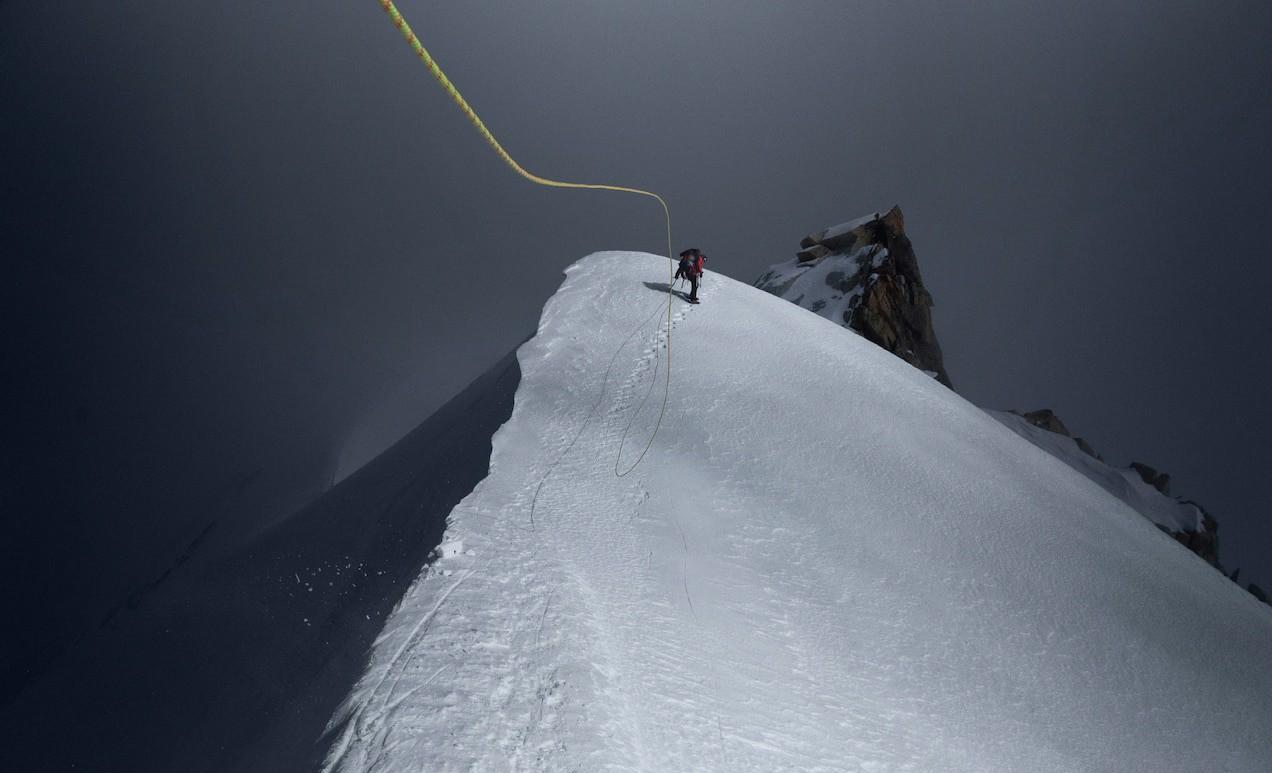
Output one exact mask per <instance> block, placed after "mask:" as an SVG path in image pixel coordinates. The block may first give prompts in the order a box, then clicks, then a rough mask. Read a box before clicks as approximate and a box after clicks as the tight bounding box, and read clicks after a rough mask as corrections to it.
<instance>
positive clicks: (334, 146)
mask: <svg viewBox="0 0 1272 773" xmlns="http://www.w3.org/2000/svg"><path fill="white" fill-rule="evenodd" d="M399 7H400V8H401V9H402V11H403V12H404V13H405V14H406V16H407V18H408V19H409V20H410V21H411V23H412V24H413V26H414V27H415V29H416V31H417V32H418V33H419V35H420V36H421V38H422V39H423V40H424V42H425V44H426V45H427V46H429V48H430V49H431V50H432V51H433V53H434V55H435V56H436V57H437V58H438V59H439V61H440V62H441V63H442V66H443V67H445V68H446V69H447V71H448V73H449V74H450V75H451V77H452V79H453V80H454V81H455V82H456V83H457V84H458V85H459V87H460V88H461V89H462V90H463V91H464V93H465V94H466V96H467V97H468V98H469V100H470V101H471V103H472V104H473V105H474V107H475V108H476V109H477V110H478V112H479V113H480V114H481V115H482V116H483V118H484V119H485V120H486V122H487V124H488V125H489V126H490V127H491V128H492V129H493V130H494V131H495V132H496V134H497V135H498V136H499V137H500V138H501V140H502V141H503V143H504V145H505V146H506V147H507V148H508V149H509V150H510V151H511V152H512V153H513V155H514V156H516V157H517V158H518V159H519V160H520V161H521V162H522V163H523V164H524V165H525V166H527V167H528V168H529V169H531V170H532V171H535V172H538V173H540V174H544V175H547V176H551V177H557V178H561V179H574V180H582V181H596V182H610V183H617V184H622V185H631V186H637V187H642V188H648V189H652V190H655V191H658V192H659V193H661V194H662V195H663V196H664V197H665V198H666V199H667V200H668V202H669V203H670V205H671V209H672V215H673V228H674V231H675V237H676V245H677V248H678V249H680V248H683V247H687V246H697V247H700V248H702V249H703V250H704V251H705V252H707V253H708V254H709V255H710V256H711V262H710V266H709V268H711V269H714V270H716V271H720V272H722V273H725V274H727V275H729V276H732V277H734V278H737V279H740V280H743V281H747V282H749V281H752V280H753V279H754V278H755V277H756V276H758V275H759V274H760V273H761V272H762V271H763V269H764V268H765V267H766V266H767V265H769V264H771V263H774V262H777V261H781V260H785V259H788V258H789V257H790V256H791V255H792V254H793V252H794V250H795V249H796V248H797V246H798V241H799V239H800V237H801V236H803V235H804V234H806V233H808V232H810V231H813V230H815V229H819V228H822V227H824V226H827V225H830V224H833V223H837V222H840V221H843V220H847V219H851V218H854V217H857V216H859V215H862V214H865V213H868V212H873V211H880V210H883V209H885V208H887V207H889V206H891V205H893V204H900V205H901V206H902V208H903V209H904V211H905V214H906V222H907V229H908V231H909V233H910V236H911V238H912V240H913V242H914V245H915V250H916V252H917V254H918V256H919V262H920V266H921V269H922V271H923V275H924V278H925V280H926V282H927V284H928V285H929V289H930V290H931V292H932V294H933V296H934V298H935V300H936V304H937V305H936V308H935V311H934V314H935V322H936V329H937V333H938V336H939V338H940V341H941V344H942V346H943V347H944V349H945V359H946V364H947V366H948V368H949V372H950V375H951V377H952V379H953V381H954V384H955V386H956V387H957V389H958V390H959V392H960V393H961V394H963V395H964V396H966V397H967V398H968V399H970V400H972V401H973V402H975V403H977V404H979V405H982V406H986V407H993V408H1013V407H1015V408H1021V409H1032V408H1037V407H1044V406H1046V407H1051V408H1053V409H1055V410H1056V411H1057V412H1058V413H1059V415H1060V416H1061V417H1062V419H1063V420H1064V421H1065V422H1066V423H1067V424H1068V425H1069V427H1070V428H1071V429H1072V430H1074V431H1075V432H1076V433H1077V434H1080V435H1082V436H1084V437H1086V438H1087V439H1088V440H1089V441H1090V442H1091V443H1092V445H1094V446H1095V447H1096V448H1097V449H1098V450H1100V451H1101V452H1103V454H1104V455H1105V456H1106V457H1107V458H1109V460H1110V461H1113V462H1116V463H1120V464H1125V463H1127V462H1129V461H1131V460H1132V459H1135V460H1141V461H1144V462H1147V463H1149V464H1152V465H1154V466H1156V467H1158V468H1160V469H1163V470H1165V471H1168V472H1170V473H1171V474H1172V476H1173V477H1174V492H1175V493H1177V494H1180V495H1183V496H1187V497H1191V498H1195V499H1197V500H1199V501H1200V502H1202V503H1203V504H1205V505H1206V506H1207V507H1208V508H1209V509H1210V510H1211V511H1212V512H1213V513H1214V514H1215V516H1216V517H1217V518H1218V519H1219V522H1220V525H1221V531H1220V538H1221V556H1222V558H1223V561H1224V563H1225V565H1226V566H1227V567H1228V568H1229V569H1232V568H1234V567H1237V566H1241V567H1243V568H1244V571H1243V575H1244V576H1245V577H1246V578H1247V579H1248V578H1249V577H1251V576H1253V577H1254V578H1255V579H1256V580H1260V581H1261V582H1262V583H1263V585H1264V587H1268V586H1269V585H1272V561H1269V551H1272V526H1270V525H1269V518H1270V517H1272V501H1270V499H1272V497H1270V494H1269V492H1270V491H1272V487H1269V485H1268V482H1267V479H1266V478H1267V470H1268V469H1269V463H1270V462H1272V453H1270V452H1269V450H1268V444H1267V441H1268V438H1269V436H1270V435H1272V419H1269V416H1272V410H1269V409H1268V408H1267V406H1266V403H1265V394H1266V392H1267V386H1266V385H1267V383H1268V378H1267V376H1268V374H1267V365H1266V354H1267V351H1268V345H1269V340H1272V310H1270V309H1269V302H1268V299H1269V291H1270V290H1272V287H1270V285H1272V281H1270V277H1272V271H1270V270H1269V267H1268V259H1269V257H1270V256H1269V249H1268V247H1267V242H1266V241H1265V231H1266V226H1267V223H1268V222H1269V221H1270V217H1269V216H1270V215H1272V212H1270V211H1269V209H1270V205H1272V143H1270V142H1269V139H1268V138H1269V137H1272V100H1270V99H1269V96H1268V95H1269V93H1272V80H1270V79H1269V73H1270V72H1272V55H1270V54H1269V49H1270V48H1272V47H1270V46H1269V45H1268V40H1269V39H1270V35H1272V6H1270V5H1269V4H1268V3H1266V2H1251V3H1238V2H1228V3H1217V4H1216V3H1202V2H1192V3H1163V2H1108V1H1107V0H1106V1H1105V2H1099V3H1096V2H1068V3H1063V4H1053V3H1025V2H1002V3H999V2H978V3H974V4H971V3H969V4H959V3H949V2H922V3H897V2H887V3H883V2H879V3H861V2H791V3H773V2H767V1H765V2H740V1H739V2H730V3H724V2H533V3H512V2H484V1H480V0H474V1H470V2H464V3H449V4H437V3H424V2H420V1H419V0H403V1H402V2H401V3H400V5H399ZM0 72H2V73H3V74H4V75H3V77H2V78H0V104H3V105H4V106H5V114H4V119H3V120H2V121H0V148H3V151H0V152H2V155H0V251H2V254H3V256H4V258H5V266H6V269H7V277H6V281H5V282H3V283H2V285H0V286H3V287H4V298H3V301H4V305H3V308H4V340H5V348H6V352H5V355H4V356H5V366H4V367H5V374H6V375H5V388H6V390H5V391H6V397H7V399H6V400H5V427H6V437H5V441H6V442H5V448H4V454H5V456H4V480H3V483H2V485H3V488H2V489H0V497H2V499H0V507H2V508H3V519H4V523H3V528H4V530H5V534H4V536H3V538H0V542H2V543H3V548H0V550H2V551H3V552H4V555H3V556H0V559H3V562H4V569H3V571H4V572H5V577H4V578H0V579H5V580H6V587H7V588H8V589H10V590H11V591H12V593H11V598H10V599H8V600H6V602H5V603H6V607H5V609H4V610H2V611H3V612H4V613H5V619H9V620H18V619H20V620H25V621H28V622H29V625H27V626H24V630H26V631H27V633H25V634H24V636H26V637H27V638H25V639H23V640H22V641H20V642H19V644H18V645H17V646H18V652H17V655H16V657H18V658H27V659H29V658H37V659H38V657H39V655H38V653H39V652H44V651H47V647H48V645H49V644H50V643H55V642H56V641H58V640H60V639H64V638H67V637H72V636H73V635H75V634H76V633H77V632H78V631H80V630H83V628H84V627H85V626H86V625H88V624H89V621H90V620H92V619H93V618H94V616H95V615H99V614H100V613H101V610H102V609H103V608H104V607H105V606H107V605H109V604H111V603H115V602H117V601H118V600H119V599H120V598H121V595H122V594H123V593H126V592H127V591H128V590H129V589H130V588H133V587H136V586H137V585H138V584H140V583H144V582H146V581H148V580H150V579H152V578H153V577H154V576H155V575H156V574H158V573H159V572H161V571H162V570H163V569H164V568H165V566H166V565H167V564H166V563H165V562H168V561H170V560H171V559H170V557H171V556H174V555H176V554H177V553H179V552H180V551H181V549H182V548H183V547H184V546H185V545H186V544H187V543H188V542H189V541H190V540H191V539H192V538H193V537H194V536H195V535H196V534H198V533H199V532H200V531H201V530H202V529H203V528H204V527H205V526H206V525H207V524H208V523H210V522H212V521H214V520H215V521H218V523H221V524H223V526H222V527H221V530H220V531H219V532H218V533H219V534H221V535H222V537H221V538H222V539H225V538H226V535H228V534H232V533H235V530H238V531H242V530H243V529H248V528H252V527H253V525H259V524H260V523H264V522H265V521H266V520H267V519H268V518H269V517H271V516H274V517H276V516H277V515H278V514H279V513H280V512H282V511H284V510H286V509H287V508H288V507H290V506H292V505H293V504H294V503H295V502H296V501H300V500H301V499H303V497H304V496H305V495H307V494H310V493H312V492H314V491H317V490H319V489H320V488H321V487H322V486H323V485H325V483H326V482H327V481H329V480H330V478H331V476H332V475H334V474H335V472H336V470H337V469H340V468H341V465H342V464H343V465H344V466H346V467H347V466H348V465H349V464H350V463H351V462H352V461H354V460H358V459H363V458H365V457H366V455H367V454H368V453H370V452H371V451H372V450H374V449H376V448H378V447H380V446H383V445H384V444H385V443H387V442H390V441H391V440H392V439H393V438H394V437H396V436H399V435H401V434H403V433H405V432H406V431H407V430H409V429H410V428H411V427H413V426H414V425H415V424H417V423H418V422H419V421H420V420H422V419H423V418H424V417H425V416H427V415H428V414H429V413H430V412H431V411H432V410H433V409H434V408H436V407H437V406H438V405H440V403H441V402H443V401H444V400H445V399H447V398H448V397H450V396H451V395H453V394H454V393H455V392H457V391H458V390H459V389H460V388H461V387H462V386H463V385H464V384H465V383H467V382H468V381H469V380H471V379H473V378H474V377H475V376H477V375H478V374H479V373H481V372H482V371H483V370H485V369H486V368H487V367H488V366H490V365H491V364H492V363H493V362H494V361H495V360H496V359H497V358H498V357H499V356H500V355H502V354H503V353H505V352H507V351H508V350H509V349H511V348H512V347H514V346H516V345H517V344H518V343H519V342H520V341H521V340H523V339H524V338H525V336H527V335H528V334H530V333H531V332H533V330H534V328H535V324H536V321H537V318H538V314H539V310H540V309H541V307H542V305H543V303H544V301H545V300H546V299H547V297H548V296H549V295H550V294H551V293H552V291H553V290H554V289H555V287H556V286H557V285H558V284H559V283H560V281H561V278H562V277H561V270H562V269H563V268H564V267H565V266H566V265H568V264H569V263H571V262H573V261H574V260H576V259H578V258H579V257H582V256H583V255H585V254H587V253H589V252H592V251H594V250H601V249H640V250H648V251H661V250H662V249H664V247H663V231H662V223H661V216H660V211H659V209H658V207H657V205H656V204H654V203H651V202H649V201H648V200H644V199H641V198H639V197H632V196H623V195H618V194H609V193H590V192H589V193H583V192H575V191H558V190H548V189H544V188H539V187H536V186H533V185H531V184H529V183H527V182H525V181H523V180H521V179H520V178H518V177H516V176H514V175H512V174H511V173H510V172H509V171H508V170H507V169H506V168H504V167H503V166H502V164H501V162H500V161H499V160H498V159H497V158H496V157H495V156H494V155H493V154H492V153H491V152H490V150H489V148H488V147H487V146H486V145H485V143H484V142H482V141H481V139H480V138H479V137H477V136H476V135H475V134H474V133H473V132H472V130H471V129H470V127H469V126H468V125H467V123H466V122H465V121H464V119H463V118H462V116H461V115H459V113H458V112H457V111H456V110H455V109H454V108H453V106H452V105H451V104H450V103H449V101H448V99H447V98H446V96H445V95H444V94H443V93H442V92H441V91H440V90H439V89H438V88H437V87H436V86H435V85H434V83H433V82H432V80H431V78H430V77H429V75H428V73H427V71H426V70H425V68H424V67H423V66H422V65H421V64H420V63H419V62H418V61H417V60H415V59H414V57H413V56H412V55H411V52H410V50H409V49H408V47H407V46H406V45H405V43H404V42H403V41H402V40H401V39H400V37H399V35H398V33H397V32H396V30H394V29H393V27H392V26H391V25H390V24H389V22H388V20H387V19H386V18H385V16H384V14H383V13H382V11H381V10H380V7H379V4H378V3H376V2H374V0H364V1H363V2H349V1H348V0H339V1H337V0H312V1H311V2H306V3H303V4H294V3H284V4H279V3H155V2H141V1H140V0H112V1H111V2H104V1H102V2H68V3H64V4H49V3H15V2H0ZM633 291H634V292H641V291H643V288H634V289H633ZM828 386H829V387H830V388H831V389H832V390H833V388H834V386H833V385H828ZM342 458H343V459H344V461H343V462H341V459H342ZM244 519H246V521H247V522H246V523H245V522H244ZM15 616H16V617H15ZM6 646H13V645H12V643H11V642H8V643H6Z"/></svg>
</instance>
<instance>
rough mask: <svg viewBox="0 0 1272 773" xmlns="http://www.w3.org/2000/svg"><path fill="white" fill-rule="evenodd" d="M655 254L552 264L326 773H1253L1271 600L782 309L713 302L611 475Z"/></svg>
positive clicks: (640, 375) (661, 288) (938, 396)
mask: <svg viewBox="0 0 1272 773" xmlns="http://www.w3.org/2000/svg"><path fill="white" fill-rule="evenodd" d="M665 260H666V259H665V258H659V257H656V256H652V255H644V254H635V253H598V254H595V255H592V256H589V257H588V258H585V259H583V260H581V261H579V262H577V263H575V264H573V265H572V266H570V267H569V268H568V269H567V271H566V274H567V278H566V281H565V282H564V284H563V285H562V287H561V288H560V290H559V291H558V292H557V293H556V294H555V295H554V296H553V297H552V298H551V299H550V300H549V301H548V303H547V305H546V307H545V309H544V312H543V316H542V319H541V323H540V326H539V331H538V334H537V335H536V336H535V337H534V338H533V339H531V340H530V341H528V342H527V343H526V344H524V345H523V346H522V347H521V349H520V350H519V351H518V360H519V363H520V368H521V372H522V380H521V382H520V385H519V387H518V390H517V394H516V401H515V406H514V409H513V412H512V416H511V418H510V419H509V420H508V421H507V423H505V424H504V425H503V427H502V428H501V429H500V430H499V431H498V432H497V433H496V435H495V437H494V440H493V453H492V456H491V462H490V474H489V476H488V477H487V478H486V479H485V480H483V481H482V482H481V483H480V484H478V486H477V487H476V488H475V489H474V490H473V492H472V493H471V494H470V495H469V496H468V497H467V498H465V499H464V500H463V501H462V502H461V503H460V504H459V505H458V506H457V507H456V508H455V509H454V511H452V513H451V515H450V519H449V525H448V528H447V533H446V544H447V545H450V546H451V548H450V549H448V550H446V551H444V552H443V555H442V556H441V557H439V558H438V559H437V560H435V561H434V562H433V563H431V564H430V565H429V566H428V567H427V568H426V569H425V571H424V572H423V573H422V574H421V575H420V577H419V578H418V579H417V580H416V581H415V583H414V584H413V585H412V586H411V588H410V590H409V591H408V592H407V594H406V596H405V597H404V598H403V599H402V601H401V602H400V603H399V605H398V607H397V609H396V610H395V611H394V612H393V614H392V615H391V616H390V617H389V620H388V622H387V623H386V626H385V630H384V632H383V633H382V634H381V636H380V638H379V640H378V642H377V644H376V646H375V648H374V650H373V652H372V654H371V660H370V664H369V666H368V668H367V670H366V672H365V673H364V675H363V677H362V679H361V680H360V681H359V684H358V686H357V687H356V688H355V690H354V691H353V693H352V694H351V695H350V697H349V699H348V701H347V702H346V705H345V707H344V710H343V711H342V712H341V713H340V714H339V715H338V716H337V717H336V718H335V719H333V730H334V731H335V734H336V736H337V738H338V739H339V740H338V742H337V743H335V744H334V745H333V746H332V749H331V753H330V754H329V756H328V760H327V766H326V769H327V770H329V771H345V772H350V771H368V772H369V771H372V770H374V771H378V772H382V771H406V770H412V771H413V770H421V769H422V770H430V771H460V770H465V771H467V770H507V769H515V770H586V771H595V770H639V771H666V770H703V771H707V770H720V771H772V770H783V769H788V770H826V771H831V770H836V771H837V770H880V771H884V770H889V771H890V770H896V771H910V770H913V771H925V770H942V771H1021V770H1029V771H1041V772H1046V771H1075V770H1118V771H1132V772H1134V771H1145V772H1146V773H1147V771H1154V772H1156V771H1196V770H1228V771H1250V772H1251V773H1253V772H1254V771H1264V770H1267V769H1268V768H1269V765H1270V764H1272V736H1269V734H1268V733H1266V728H1267V727H1269V726H1272V668H1269V666H1270V665H1272V659H1270V656H1269V654H1268V650H1267V646H1266V645H1267V642H1268V641H1269V639H1270V637H1272V614H1270V611H1269V610H1268V609H1267V608H1266V607H1264V606H1263V605H1261V604H1258V603H1257V602H1256V601H1254V599H1252V598H1251V597H1249V596H1248V595H1247V594H1245V593H1244V592H1242V591H1241V590H1240V589H1239V588H1237V587H1236V586H1234V585H1232V584H1231V583H1229V582H1228V581H1227V580H1226V579H1224V578H1223V577H1221V576H1220V575H1219V574H1218V573H1216V572H1214V570H1213V569H1211V568H1210V567H1208V566H1206V565H1204V564H1202V563H1201V562H1198V561H1196V559H1195V558H1194V557H1193V556H1191V555H1189V554H1188V553H1187V552H1186V551H1184V550H1183V549H1182V548H1181V547H1179V546H1178V545H1176V544H1175V543H1174V542H1173V541H1172V540H1170V539H1169V538H1168V537H1167V536H1166V535H1164V534H1162V533H1161V532H1160V531H1158V530H1157V529H1156V528H1154V527H1153V526H1152V525H1151V524H1148V523H1146V522H1145V521H1144V519H1143V518H1141V517H1140V516H1139V515H1138V514H1137V513H1135V512H1134V511H1132V510H1131V509H1130V508H1129V507H1127V506H1126V505H1125V504H1123V503H1122V502H1120V501H1118V500H1116V499H1115V498H1113V497H1111V496H1109V494H1108V493H1107V492H1105V491H1104V490H1103V489H1102V488H1100V487H1099V486H1097V485H1096V484H1095V483H1093V482H1092V481H1090V480H1088V479H1087V478H1086V477H1084V476H1082V475H1080V474H1078V473H1077V472H1075V471H1074V470H1072V469H1070V468H1069V467H1068V466H1066V465H1064V464H1062V463H1060V462H1058V461H1057V460H1056V459H1054V458H1053V457H1051V456H1050V455H1048V454H1047V453H1045V452H1044V451H1042V450H1039V449H1038V448H1035V447H1034V446H1033V445H1031V444H1029V443H1027V442H1026V441H1024V440H1022V439H1021V438H1020V437H1018V436H1017V435H1015V434H1013V433H1012V432H1011V431H1009V430H1008V429H1007V428H1005V427H1003V426H1002V425H1000V424H999V423H998V422H996V421H994V420H993V419H992V418H990V417H989V416H987V415H986V414H985V413H984V412H982V411H981V410H980V409H978V408H976V407H975V406H972V405H971V404H969V403H967V402H966V401H964V400H963V399H962V398H960V397H958V396H957V395H956V394H954V393H953V392H951V391H949V390H948V389H945V388H944V387H942V386H940V385H939V384H936V383H934V382H933V381H932V380H931V379H929V378H928V377H926V376H924V375H923V374H922V373H920V372H919V371H917V370H915V369H914V368H912V367H910V366H909V365H907V364H906V363H904V362H902V361H901V360H898V359H896V358H895V357H893V356H892V355H891V354H889V353H888V352H886V351H884V350H882V349H880V348H878V347H876V346H874V345H873V344H871V343H869V342H867V341H865V340H864V339H862V338H860V337H858V336H855V335H852V334H850V333H849V332H847V331H845V330H844V329H843V328H841V327H839V326H837V325H834V324H831V323H829V322H828V321H827V320H825V319H823V318H822V317H820V316H818V315H815V314H808V313H807V312H806V311H804V310H802V309H800V308H798V307H796V306H794V305H791V304H790V303H788V302H786V301H784V300H782V299H780V298H777V297H774V296H772V295H769V294H768V293H765V292H762V291H760V290H757V289H755V288H752V287H748V286H747V285H744V284H741V283H738V282H735V281H733V280H730V279H728V278H726V277H723V276H720V275H718V274H709V275H708V276H707V279H706V282H705V283H704V288H703V291H702V297H703V303H702V305H701V306H696V307H688V306H684V307H681V308H680V309H678V314H677V315H676V318H675V320H674V322H673V325H674V332H673V347H674V348H673V354H674V359H673V371H672V389H671V393H670V395H669V401H668V411H667V417H666V421H665V423H664V425H663V429H662V430H661V431H660V432H659V434H658V435H657V437H656V439H655V442H654V445H653V448H652V450H651V451H650V453H649V456H648V457H647V458H646V459H645V461H644V462H642V464H641V465H640V466H639V467H637V468H636V469H635V471H634V472H633V473H632V474H631V475H629V476H627V477H623V478H619V477H617V476H615V474H614V465H615V458H616V455H617V453H618V449H619V445H620V443H621V438H622V436H623V433H624V429H625V428H626V427H627V426H628V425H629V423H630V425H631V427H632V429H631V434H632V437H638V438H646V437H648V433H649V432H650V431H651V430H652V427H653V424H654V421H655V419H656V416H657V413H656V405H654V403H655V401H654V400H652V399H648V400H647V399H644V396H645V395H646V394H648V393H649V392H650V391H651V389H658V388H660V386H659V385H657V384H655V385H654V386H652V387H651V379H656V378H658V371H657V369H658V367H660V365H659V363H660V362H663V361H664V360H665V358H664V357H662V356H661V355H662V354H665V350H664V347H665V345H666V337H665V335H662V334H660V332H659V325H658V322H657V321H656V320H660V319H661V318H660V317H659V315H657V314H653V313H652V311H653V310H654V307H655V306H661V305H663V304H665V303H666V296H665V285H659V284H658V283H657V282H656V281H655V280H657V279H661V278H662V277H665V275H666V273H667V271H666V266H667V264H666V262H665ZM642 319H647V320H648V321H647V322H645V323H642V322H641V320H642ZM633 329H636V330H637V331H638V332H637V333H636V334H635V335H634V336H632V334H631V331H632V330H633ZM629 339H630V342H629ZM633 343H634V344H635V345H632V344H633ZM616 350H617V352H616ZM607 364H609V365H610V367H609V368H607ZM828 384H834V385H835V392H834V393H833V395H832V394H827V392H826V385H828ZM536 498H537V502H536ZM532 503H535V508H536V518H535V525H534V527H533V528H531V526H530V519H529V516H530V510H531V506H532Z"/></svg>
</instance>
